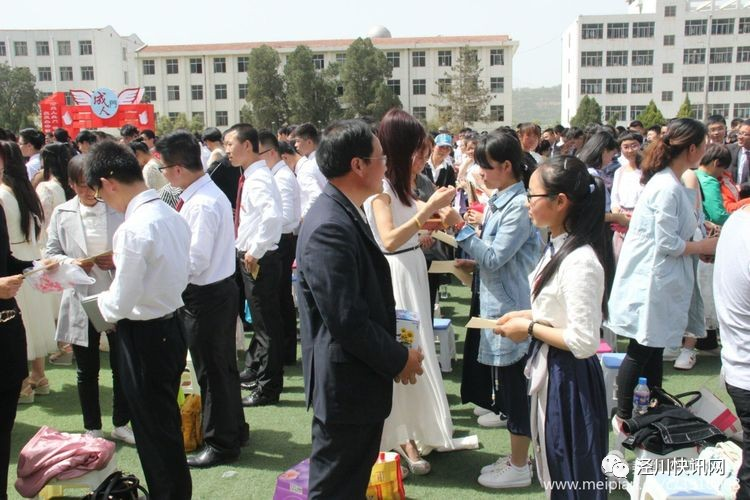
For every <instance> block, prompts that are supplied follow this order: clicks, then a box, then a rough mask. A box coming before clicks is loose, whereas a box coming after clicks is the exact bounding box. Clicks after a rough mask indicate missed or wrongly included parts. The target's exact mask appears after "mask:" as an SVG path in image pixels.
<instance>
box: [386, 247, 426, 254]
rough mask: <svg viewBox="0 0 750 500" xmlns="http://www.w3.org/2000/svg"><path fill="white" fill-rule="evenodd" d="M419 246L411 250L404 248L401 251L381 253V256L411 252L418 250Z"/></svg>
mask: <svg viewBox="0 0 750 500" xmlns="http://www.w3.org/2000/svg"><path fill="white" fill-rule="evenodd" d="M419 248H420V247H419V245H417V246H415V247H411V248H404V249H403V250H396V251H395V252H383V255H398V254H400V253H406V252H411V251H412V250H419Z"/></svg>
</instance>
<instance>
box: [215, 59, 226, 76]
mask: <svg viewBox="0 0 750 500" xmlns="http://www.w3.org/2000/svg"><path fill="white" fill-rule="evenodd" d="M226 72H227V58H226V57H214V73H226Z"/></svg>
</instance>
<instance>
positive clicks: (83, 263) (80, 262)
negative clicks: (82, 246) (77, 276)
mask: <svg viewBox="0 0 750 500" xmlns="http://www.w3.org/2000/svg"><path fill="white" fill-rule="evenodd" d="M75 265H76V266H78V267H80V268H81V269H83V270H84V271H86V272H87V273H89V272H91V268H92V267H94V263H93V262H91V261H90V260H86V259H76V260H75Z"/></svg>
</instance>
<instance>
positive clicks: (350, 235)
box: [297, 120, 422, 500]
mask: <svg viewBox="0 0 750 500" xmlns="http://www.w3.org/2000/svg"><path fill="white" fill-rule="evenodd" d="M317 159H318V165H319V167H320V170H321V172H322V173H323V175H325V177H326V178H327V179H328V181H329V183H328V184H327V185H326V186H325V187H324V189H323V193H322V194H321V195H320V196H319V197H318V199H317V200H316V201H315V202H314V203H313V205H312V207H311V209H310V210H309V212H308V213H307V216H306V217H305V220H304V222H303V224H302V229H301V232H300V235H299V241H298V245H297V272H298V276H299V281H298V285H297V286H298V298H299V312H300V326H301V328H300V329H301V334H302V368H303V374H304V379H305V396H306V400H307V404H308V407H309V406H310V405H312V407H313V412H314V416H313V422H312V454H311V456H310V483H309V490H310V492H309V496H308V498H310V499H311V500H313V499H319V498H325V499H334V498H341V499H354V498H364V496H365V492H366V491H367V484H368V482H369V478H370V471H371V469H372V465H373V464H374V463H375V460H376V459H377V456H378V451H379V447H380V438H381V434H382V432H383V422H384V420H385V419H386V417H387V416H388V415H389V414H390V412H391V400H392V395H393V394H392V393H393V380H396V381H401V382H403V383H404V384H408V383H416V376H417V375H418V374H421V373H422V368H421V362H422V354H421V353H420V352H418V351H416V350H413V349H407V348H406V347H405V346H403V345H401V344H399V343H398V342H397V341H396V315H395V301H394V299H393V289H392V284H391V274H390V269H389V267H388V262H387V261H386V259H385V257H384V256H383V254H382V253H381V251H380V249H379V247H378V245H377V244H376V243H375V240H374V239H373V236H372V232H371V230H370V228H369V226H368V225H367V223H366V222H365V219H364V213H363V212H362V209H361V205H362V203H364V201H365V200H366V199H367V198H368V197H370V196H372V195H374V194H376V193H379V192H380V191H381V189H382V180H383V176H384V174H385V157H384V156H383V148H382V147H381V145H380V142H379V141H378V139H377V138H376V137H375V136H374V135H373V134H372V131H371V129H370V127H369V126H368V125H367V124H366V123H365V122H363V121H361V120H349V121H342V122H337V123H335V124H333V125H332V126H331V127H330V128H329V129H328V130H327V131H326V134H325V137H324V138H323V140H322V141H321V142H320V145H319V147H318V153H317Z"/></svg>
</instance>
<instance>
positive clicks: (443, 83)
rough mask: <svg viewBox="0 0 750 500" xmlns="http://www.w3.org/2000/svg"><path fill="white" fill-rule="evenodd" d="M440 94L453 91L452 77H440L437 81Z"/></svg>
mask: <svg viewBox="0 0 750 500" xmlns="http://www.w3.org/2000/svg"><path fill="white" fill-rule="evenodd" d="M437 87H438V94H440V95H443V94H448V93H449V92H450V91H451V79H450V78H438V81H437Z"/></svg>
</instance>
